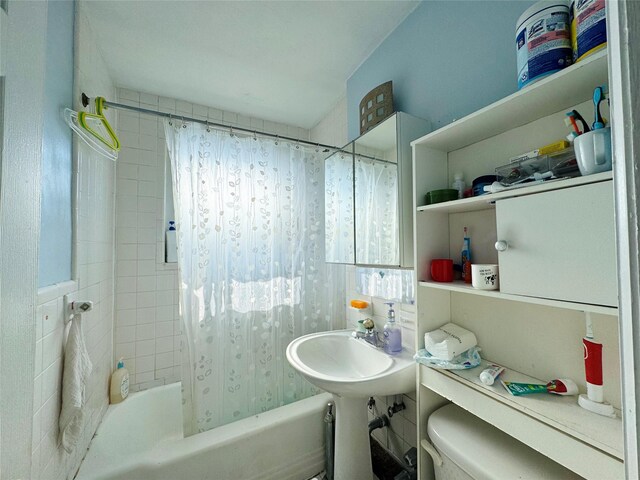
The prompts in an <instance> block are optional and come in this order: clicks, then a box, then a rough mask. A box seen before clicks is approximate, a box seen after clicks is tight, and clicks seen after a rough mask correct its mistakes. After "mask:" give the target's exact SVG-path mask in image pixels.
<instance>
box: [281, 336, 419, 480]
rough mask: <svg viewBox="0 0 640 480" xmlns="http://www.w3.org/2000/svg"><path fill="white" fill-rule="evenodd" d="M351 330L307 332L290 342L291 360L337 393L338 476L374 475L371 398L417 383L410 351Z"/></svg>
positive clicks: (365, 478) (363, 478)
mask: <svg viewBox="0 0 640 480" xmlns="http://www.w3.org/2000/svg"><path fill="white" fill-rule="evenodd" d="M351 332H352V331H351V330H334V331H330V332H322V333H314V334H311V335H305V336H303V337H299V338H297V339H295V340H294V341H292V342H291V343H290V344H289V346H288V347H287V360H288V361H289V363H290V364H291V366H292V367H293V368H295V369H296V370H297V371H298V372H300V373H301V374H302V375H303V376H304V377H305V378H306V379H307V380H309V382H311V383H313V384H314V385H316V386H317V387H320V388H322V389H323V390H326V391H327V392H330V393H332V394H333V398H334V402H335V404H336V448H335V472H334V478H335V480H370V479H371V478H373V471H372V470H371V452H370V450H369V430H368V427H367V410H366V408H365V405H366V401H367V398H369V397H371V396H375V395H393V394H399V393H406V392H410V391H412V390H413V389H414V388H415V382H416V374H415V362H414V361H413V358H412V355H411V354H410V353H409V352H406V351H404V350H403V351H402V353H400V354H398V355H394V356H390V355H387V354H386V353H385V352H384V351H383V350H382V349H378V348H376V347H374V346H373V345H371V344H369V343H367V342H366V341H364V340H363V339H357V338H353V337H352V336H351Z"/></svg>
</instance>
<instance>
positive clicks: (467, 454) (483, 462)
mask: <svg viewBox="0 0 640 480" xmlns="http://www.w3.org/2000/svg"><path fill="white" fill-rule="evenodd" d="M427 430H428V432H429V438H430V439H431V441H432V443H433V445H434V446H435V449H436V451H437V454H434V453H431V455H432V456H433V457H434V469H435V474H436V480H513V479H516V478H517V479H519V480H552V479H554V480H555V479H558V480H560V479H562V480H573V479H576V480H578V479H581V478H582V477H580V476H579V475H577V474H575V473H573V472H572V471H570V470H568V469H566V468H565V467H563V466H562V465H560V464H558V463H556V462H554V461H553V460H551V459H549V458H547V457H545V456H544V455H542V454H540V453H538V452H536V451H535V450H533V449H531V448H530V447H528V446H526V445H525V444H524V443H522V442H519V441H518V440H516V439H515V438H513V437H511V436H509V435H507V434H506V433H504V432H503V431H501V430H498V429H497V428H495V427H493V426H491V425H489V424H488V423H487V422H485V421H483V420H481V419H480V418H478V417H476V416H475V415H472V414H471V413H469V412H467V411H466V410H463V409H462V408H460V407H458V406H457V405H454V404H452V403H450V404H449V405H446V406H444V407H442V408H440V409H438V410H436V411H435V412H434V413H433V414H431V416H429V423H428V425H427ZM437 457H439V458H437ZM439 459H441V460H442V461H441V462H440V461H439Z"/></svg>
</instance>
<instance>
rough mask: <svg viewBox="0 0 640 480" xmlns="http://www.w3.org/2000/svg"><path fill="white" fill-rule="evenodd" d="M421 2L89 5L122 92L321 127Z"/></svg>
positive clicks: (241, 0) (94, 0)
mask: <svg viewBox="0 0 640 480" xmlns="http://www.w3.org/2000/svg"><path fill="white" fill-rule="evenodd" d="M418 4H419V1H408V0H392V1H382V0H375V1H369V0H358V1H345V0H341V1H326V0H305V1H302V0H290V1H265V0H261V1H248V0H235V1H214V0H209V1H185V0H183V1H175V0H174V1H104V0H90V1H86V2H85V6H86V9H85V11H86V12H87V15H88V17H89V22H90V24H91V28H92V30H93V32H94V35H95V37H96V41H97V43H98V47H99V48H100V50H101V52H102V54H103V57H104V60H105V61H106V63H107V67H108V69H109V72H110V74H111V76H112V79H113V81H114V82H115V84H116V85H117V86H119V87H125V88H130V89H133V90H137V91H142V92H147V93H154V94H158V95H162V96H166V97H171V98H177V99H182V100H186V101H189V102H193V103H198V104H203V105H207V106H212V107H217V108H220V109H222V110H229V111H233V112H237V113H240V114H243V115H247V116H252V117H258V118H263V119H266V120H271V121H276V122H282V123H287V124H290V125H296V126H299V127H304V128H311V127H313V126H314V125H315V124H317V122H318V121H320V120H321V119H322V118H323V117H324V115H325V114H326V113H327V112H329V110H330V109H331V108H332V107H333V106H334V105H335V104H336V102H337V101H338V100H339V99H340V98H341V97H342V96H343V95H344V94H345V91H346V81H347V79H348V78H349V76H351V74H352V73H353V72H354V71H355V69H356V68H357V67H358V66H359V65H360V64H361V63H362V62H363V61H364V60H365V59H366V58H367V57H368V56H369V55H370V54H371V52H373V50H375V48H376V47H377V46H378V45H379V44H380V43H381V42H382V40H384V39H385V38H386V37H387V35H388V34H389V33H390V32H391V31H393V29H394V28H395V27H397V26H398V25H399V24H400V23H401V22H402V20H404V19H405V18H406V17H407V15H408V14H409V13H411V12H412V11H413V10H414V9H415V7H416V6H417V5H418Z"/></svg>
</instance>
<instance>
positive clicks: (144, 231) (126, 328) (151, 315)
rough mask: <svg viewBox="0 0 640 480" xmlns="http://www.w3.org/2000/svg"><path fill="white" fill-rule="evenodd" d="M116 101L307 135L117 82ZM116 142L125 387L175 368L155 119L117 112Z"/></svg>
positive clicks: (146, 384)
mask: <svg viewBox="0 0 640 480" xmlns="http://www.w3.org/2000/svg"><path fill="white" fill-rule="evenodd" d="M118 101H119V102H120V103H123V104H127V105H133V106H139V107H142V108H145V109H149V110H154V111H162V112H167V113H174V114H176V115H178V116H179V115H184V116H189V117H194V118H199V119H203V120H207V119H208V120H210V121H211V122H216V123H223V124H227V125H233V126H238V127H244V128H250V129H256V130H259V131H265V132H269V133H275V134H279V135H286V136H289V137H294V138H301V139H306V140H308V139H309V132H308V130H305V129H302V128H298V127H292V126H288V125H284V124H280V123H275V122H270V121H267V120H262V119H257V118H250V117H247V116H243V115H239V114H237V113H233V112H227V111H222V110H218V109H216V108H208V107H206V106H202V105H194V104H191V103H188V102H184V101H181V100H175V99H171V98H165V97H158V96H157V95H152V94H147V93H142V92H134V91H131V90H127V89H118ZM118 119H119V124H118V135H119V138H120V141H121V143H122V150H121V152H120V156H119V158H118V161H117V164H116V170H117V187H116V306H115V311H116V319H115V359H116V360H117V359H118V358H120V357H122V358H124V360H125V365H126V367H127V369H128V370H129V372H130V375H131V377H130V384H131V390H132V391H136V390H143V389H146V388H150V387H154V386H157V385H163V384H166V383H172V382H175V381H178V380H180V376H181V368H180V363H181V358H182V357H181V355H180V340H181V325H180V321H179V319H178V283H177V282H178V277H177V274H178V271H177V266H176V264H167V263H165V262H164V234H165V230H166V226H167V222H168V221H169V220H173V219H172V218H167V214H166V207H165V188H166V187H165V185H166V184H167V183H166V181H167V178H166V175H167V173H168V171H167V169H166V163H165V162H167V161H168V157H166V145H165V140H164V125H163V119H162V118H159V117H157V116H154V115H146V114H139V113H136V112H129V111H120V112H119V117H118ZM169 185H170V184H169Z"/></svg>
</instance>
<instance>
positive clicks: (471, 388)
mask: <svg viewBox="0 0 640 480" xmlns="http://www.w3.org/2000/svg"><path fill="white" fill-rule="evenodd" d="M488 363H490V362H487V361H485V360H483V361H482V364H481V365H480V366H479V367H476V368H472V369H469V370H455V371H454V370H436V369H432V368H429V367H426V366H424V365H420V382H421V384H422V385H423V386H424V387H426V388H428V389H430V390H432V391H434V392H436V393H437V394H439V395H441V396H443V397H445V398H447V399H449V400H451V401H452V402H453V403H456V404H458V405H460V406H461V407H462V408H465V409H466V410H468V411H470V412H471V413H473V414H474V415H476V416H478V417H480V418H482V419H484V420H485V421H488V422H489V423H492V424H494V425H495V426H496V427H497V428H500V429H501V430H503V431H505V432H506V433H508V434H509V435H511V436H513V437H515V438H517V439H519V440H520V441H523V442H525V443H528V444H529V445H531V446H532V447H533V448H535V449H536V450H539V451H540V452H542V453H543V454H545V455H547V456H549V457H550V458H553V459H555V460H556V461H558V462H559V463H562V464H563V465H566V466H567V467H569V468H571V469H572V470H574V471H576V472H578V473H579V474H581V475H583V476H585V477H589V478H618V475H613V476H612V474H613V473H614V472H615V471H616V470H617V471H618V472H619V474H620V475H619V476H620V478H623V477H624V469H623V463H622V460H623V458H624V454H623V451H624V450H623V449H624V441H623V431H622V420H621V419H620V418H608V417H603V416H600V415H597V414H594V413H591V412H589V411H587V410H584V409H583V408H581V407H580V406H579V405H578V403H577V399H576V397H575V396H568V397H567V396H556V395H551V394H534V395H525V396H521V397H515V396H513V395H511V394H509V393H508V392H507V391H506V390H505V389H504V387H503V386H502V385H501V384H500V382H496V384H494V385H492V386H487V385H484V384H483V383H481V382H480V380H479V379H478V375H479V374H480V372H481V371H482V370H483V369H484V368H486V366H487V364H488ZM502 376H503V378H504V379H505V380H507V381H515V382H522V383H537V384H542V383H546V382H545V381H541V380H538V379H536V378H532V377H529V376H527V375H524V374H521V373H518V372H516V371H513V370H509V369H507V370H505V372H504V373H503V374H502ZM558 447H561V448H558ZM598 470H601V471H602V472H606V473H607V474H606V475H604V476H603V475H601V474H599V473H598Z"/></svg>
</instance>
